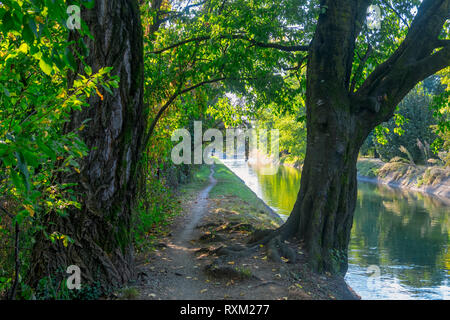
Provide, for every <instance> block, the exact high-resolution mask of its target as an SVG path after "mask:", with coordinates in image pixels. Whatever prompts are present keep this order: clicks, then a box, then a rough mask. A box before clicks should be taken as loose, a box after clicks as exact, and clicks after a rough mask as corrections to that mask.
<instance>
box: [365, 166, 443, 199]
mask: <svg viewBox="0 0 450 320" xmlns="http://www.w3.org/2000/svg"><path fill="white" fill-rule="evenodd" d="M357 169H358V175H359V176H360V177H363V178H370V179H374V181H375V179H376V181H377V182H379V183H383V184H389V185H392V186H395V187H399V188H405V189H411V190H414V191H419V192H426V193H429V194H433V195H437V196H440V197H444V198H450V170H449V169H448V168H447V169H445V168H442V167H438V166H431V167H426V166H419V165H413V164H411V163H409V162H407V161H405V160H403V159H399V158H394V159H393V160H391V161H390V162H383V161H381V160H379V159H370V158H361V159H359V160H358V163H357Z"/></svg>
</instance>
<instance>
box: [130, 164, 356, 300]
mask: <svg viewBox="0 0 450 320" xmlns="http://www.w3.org/2000/svg"><path fill="white" fill-rule="evenodd" d="M210 170H211V173H210V176H209V185H208V186H207V187H206V188H204V189H203V190H201V192H200V193H199V194H198V195H197V197H196V198H195V200H193V201H191V202H190V203H183V206H184V210H183V214H181V215H180V216H178V217H177V218H176V220H175V221H174V223H173V224H172V226H171V230H172V232H171V234H169V235H168V236H167V237H165V238H162V239H160V240H159V241H160V242H159V243H158V249H157V250H155V251H154V252H152V253H151V254H150V255H148V256H147V257H146V259H145V261H146V262H142V263H141V264H140V265H139V266H138V270H139V276H138V283H137V286H136V287H137V288H138V291H139V298H140V299H156V300H158V299H161V300H204V299H209V300H221V299H233V300H239V299H249V300H250V299H254V300H274V299H297V300H298V299H300V300H303V299H336V297H335V296H337V298H338V299H339V298H341V299H342V298H344V299H351V298H354V296H351V295H349V292H348V289H347V286H346V285H345V282H343V280H342V281H341V280H339V279H334V280H333V279H332V278H327V277H325V276H320V277H318V276H311V275H310V274H309V273H308V272H307V271H305V270H304V268H303V267H302V266H301V265H298V264H292V263H282V264H280V263H276V262H272V261H269V260H268V259H267V252H266V251H265V250H263V249H261V250H258V251H259V252H255V254H254V255H252V256H248V257H240V258H238V257H234V258H233V257H223V256H220V257H219V256H217V255H216V254H215V253H214V252H215V249H217V248H218V247H221V246H227V245H240V246H242V245H245V242H246V241H247V239H248V235H249V234H250V232H248V231H247V229H248V227H249V224H248V223H241V222H239V221H238V222H236V220H235V219H232V220H231V218H236V215H238V214H236V213H232V211H229V210H225V209H223V208H229V207H231V204H232V203H233V202H235V201H237V200H236V199H227V198H223V199H211V198H209V194H210V191H211V189H212V188H214V186H215V185H216V184H217V181H216V179H215V178H214V177H213V174H214V166H212V167H211V168H210ZM238 216H239V215H238ZM250 227H251V226H250ZM211 266H213V267H212V268H211ZM339 293H342V294H339Z"/></svg>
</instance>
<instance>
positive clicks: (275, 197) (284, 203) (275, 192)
mask: <svg viewBox="0 0 450 320" xmlns="http://www.w3.org/2000/svg"><path fill="white" fill-rule="evenodd" d="M254 169H255V172H256V174H257V177H258V182H259V185H260V186H261V191H262V196H263V198H264V199H270V202H271V204H272V205H273V206H276V207H277V208H280V209H282V211H284V212H281V213H285V214H289V213H290V211H291V210H292V207H293V206H294V203H295V200H296V198H297V193H298V190H299V188H300V176H301V173H300V171H299V170H297V169H295V168H290V167H283V166H281V167H280V168H279V169H278V172H277V174H274V175H263V174H261V173H260V172H259V171H258V170H257V168H254Z"/></svg>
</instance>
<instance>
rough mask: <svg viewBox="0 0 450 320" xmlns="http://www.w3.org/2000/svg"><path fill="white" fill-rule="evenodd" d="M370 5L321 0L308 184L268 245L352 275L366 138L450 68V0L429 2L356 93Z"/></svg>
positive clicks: (312, 64) (312, 58) (309, 101)
mask: <svg viewBox="0 0 450 320" xmlns="http://www.w3.org/2000/svg"><path fill="white" fill-rule="evenodd" d="M370 2H371V1H367V0H333V1H321V3H322V5H323V6H325V5H326V6H327V10H326V12H325V13H324V14H322V15H321V16H320V18H319V21H318V24H317V29H316V33H315V36H314V38H313V40H312V42H311V45H310V48H309V52H308V59H309V61H308V71H307V97H306V105H307V131H308V134H307V151H306V158H305V163H304V166H303V172H302V180H301V187H300V191H299V193H298V197H297V201H296V203H295V205H294V208H293V211H292V213H291V215H290V217H289V219H288V220H287V222H286V223H285V224H284V225H283V226H281V227H280V228H279V229H278V230H276V231H275V232H274V233H272V234H271V235H269V236H268V237H266V238H265V239H264V240H263V241H268V240H270V239H271V238H273V237H275V236H276V237H277V238H278V239H279V240H280V239H281V240H284V239H288V238H291V237H296V238H298V239H299V240H301V241H303V243H304V246H305V248H306V251H307V253H308V261H309V264H310V265H311V267H312V268H313V269H314V270H316V271H319V272H320V271H331V272H333V273H341V274H345V273H346V271H347V267H348V259H347V249H348V243H349V240H350V231H351V228H352V222H353V213H354V210H355V204H356V195H357V194H356V192H357V181H356V161H357V156H358V152H359V149H360V147H361V145H362V143H363V142H364V140H365V138H366V137H367V136H368V134H369V133H370V131H371V130H372V129H373V128H375V127H376V126H377V125H378V124H380V123H381V122H383V121H387V120H388V119H390V118H391V117H392V116H393V113H394V110H395V107H396V106H397V104H398V103H399V102H400V101H401V100H402V99H403V97H404V96H405V95H406V94H407V93H408V92H409V91H410V90H411V89H412V88H413V87H414V86H415V85H416V84H417V83H419V82H420V81H422V80H424V79H425V78H426V77H428V76H430V75H432V74H434V73H436V72H437V71H439V70H441V69H443V68H445V67H447V66H449V65H450V46H449V44H448V41H440V40H438V37H439V35H440V32H441V30H442V28H443V25H444V23H445V21H446V19H448V18H449V17H450V0H424V1H423V3H422V4H421V6H420V8H419V13H418V14H417V16H416V18H415V19H414V21H413V23H412V25H411V27H410V30H409V33H408V35H407V37H406V39H405V40H404V41H403V43H402V44H401V45H400V46H399V48H398V49H397V50H396V52H395V53H394V54H393V55H392V56H391V57H390V58H389V59H388V60H387V61H386V62H385V63H383V64H381V65H380V66H378V67H377V68H376V70H375V71H374V72H373V73H372V74H371V75H370V76H369V77H368V78H367V79H366V81H365V82H364V84H363V85H362V86H361V87H360V88H359V89H358V90H357V91H356V92H352V91H353V90H352V89H351V87H352V86H351V85H350V79H351V74H352V63H353V59H354V55H355V52H354V51H355V40H356V37H357V35H358V34H359V32H360V26H361V25H362V24H363V23H364V19H365V13H366V10H367V8H368V5H369V4H370ZM437 48H440V50H439V51H437V52H436V51H435V49H437Z"/></svg>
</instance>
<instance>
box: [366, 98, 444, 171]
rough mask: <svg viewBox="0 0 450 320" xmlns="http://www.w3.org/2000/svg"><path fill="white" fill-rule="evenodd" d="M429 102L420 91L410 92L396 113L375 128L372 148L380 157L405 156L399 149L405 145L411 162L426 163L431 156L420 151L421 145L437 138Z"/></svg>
mask: <svg viewBox="0 0 450 320" xmlns="http://www.w3.org/2000/svg"><path fill="white" fill-rule="evenodd" d="M431 101H432V98H431V97H430V96H429V95H428V94H427V93H425V92H424V91H423V90H420V89H416V90H415V91H412V92H411V93H410V94H408V96H406V98H405V99H404V100H403V101H402V102H401V103H400V105H399V106H398V111H397V114H396V116H395V117H394V118H393V119H392V120H390V121H389V122H387V123H385V124H383V125H381V126H379V127H378V128H377V129H376V130H375V135H376V137H377V141H375V145H376V151H377V153H378V154H380V155H381V158H382V159H383V160H385V161H389V160H390V159H392V158H394V157H405V152H404V150H403V151H402V150H400V148H402V149H403V148H406V150H407V151H408V153H409V155H407V154H406V155H407V156H408V159H410V161H411V162H414V163H426V161H427V160H428V158H429V157H431V154H430V153H427V152H424V150H425V149H424V146H426V145H428V146H429V145H430V144H431V143H432V142H433V141H434V140H435V139H436V138H437V136H436V134H435V133H434V130H433V128H432V126H433V125H435V124H436V119H435V118H434V117H433V111H432V110H431V109H430V105H431ZM370 138H371V137H369V139H370ZM372 139H373V138H372ZM421 146H422V147H421Z"/></svg>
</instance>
